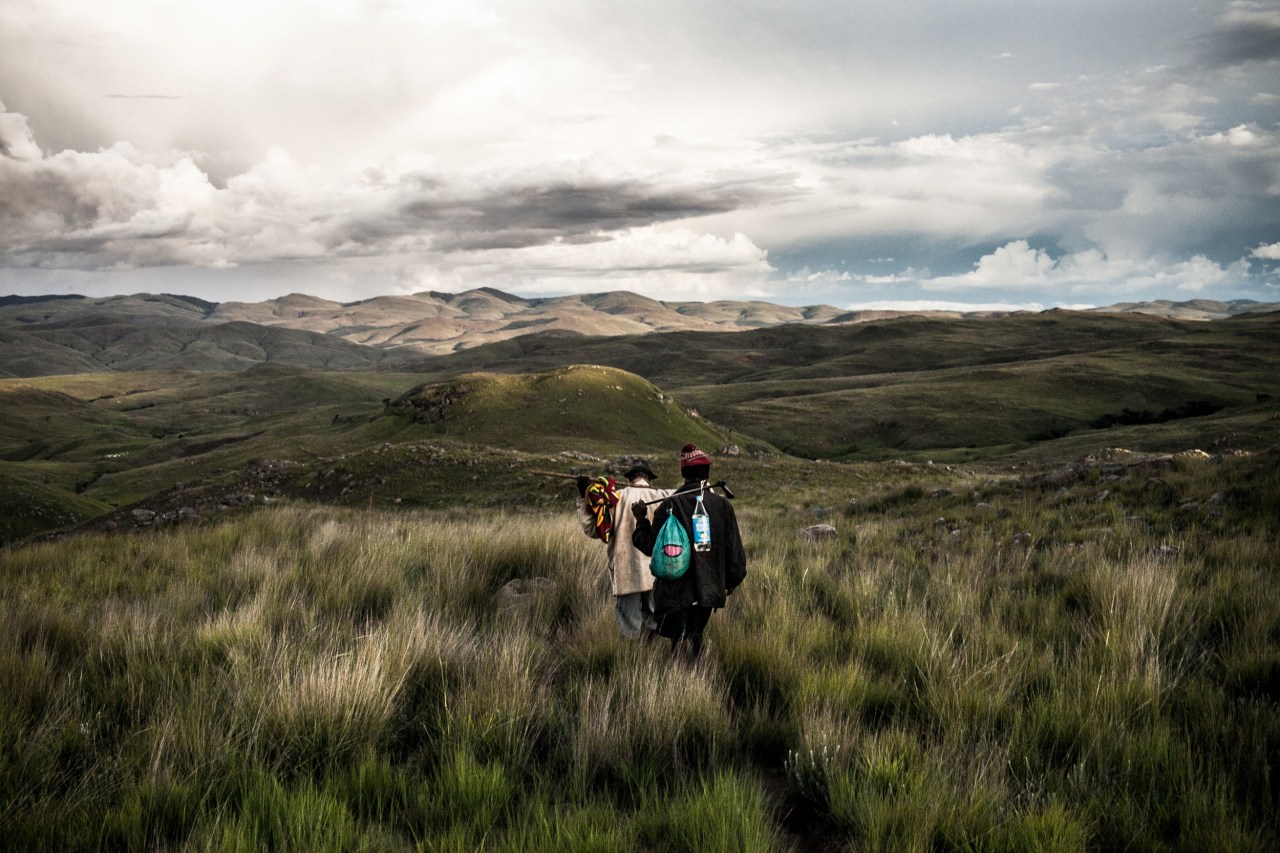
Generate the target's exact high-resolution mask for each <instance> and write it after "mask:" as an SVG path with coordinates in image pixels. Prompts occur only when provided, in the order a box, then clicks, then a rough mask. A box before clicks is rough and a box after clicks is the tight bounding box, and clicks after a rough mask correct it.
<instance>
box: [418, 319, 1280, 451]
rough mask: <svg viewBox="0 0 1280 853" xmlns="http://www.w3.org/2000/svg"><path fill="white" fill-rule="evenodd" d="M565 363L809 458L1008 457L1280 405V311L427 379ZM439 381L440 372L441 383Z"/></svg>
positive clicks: (622, 353)
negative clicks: (974, 451) (1128, 424)
mask: <svg viewBox="0 0 1280 853" xmlns="http://www.w3.org/2000/svg"><path fill="white" fill-rule="evenodd" d="M564 360H572V361H592V362H596V363H600V364H611V365H615V366H618V367H622V368H624V369H626V370H630V371H632V372H635V373H637V374H639V375H641V376H644V377H645V378H647V379H649V380H650V381H652V382H654V383H655V384H656V385H658V386H659V387H661V388H663V389H666V390H668V391H669V392H672V393H675V394H677V395H679V396H680V397H681V398H682V399H684V400H686V401H687V402H689V403H691V404H693V405H695V406H697V407H698V409H699V411H701V412H702V413H703V414H704V415H706V416H707V417H708V418H710V419H712V420H713V421H716V422H717V423H720V424H724V425H727V426H729V427H732V428H734V429H737V430H741V431H742V432H745V433H749V434H752V435H755V436H758V437H759V438H761V439H763V440H766V441H769V442H771V443H773V444H775V445H777V446H778V447H780V448H782V449H784V450H786V451H788V452H790V453H796V454H800V455H803V456H809V457H841V456H845V455H849V454H854V453H856V454H858V455H859V456H860V457H861V458H878V457H883V456H885V455H887V454H890V453H893V454H900V453H903V452H911V451H917V452H918V451H937V450H943V449H947V448H964V447H969V446H976V447H987V448H1000V449H1001V450H1007V449H1008V445H1013V444H1018V443H1026V442H1028V441H1030V440H1032V438H1033V437H1038V436H1043V435H1051V434H1062V433H1065V432H1069V431H1071V430H1076V429H1081V428H1084V427H1086V426H1087V425H1088V424H1089V423H1090V422H1092V421H1093V420H1096V419H1097V418H1099V417H1102V416H1103V415H1107V414H1116V413H1119V412H1120V411H1122V410H1123V409H1126V408H1129V409H1133V410H1137V411H1141V410H1145V409H1150V410H1152V411H1154V412H1157V413H1158V412H1160V411H1163V410H1164V409H1166V408H1176V407H1177V406H1181V405H1183V404H1185V403H1187V402H1189V401H1192V400H1208V401H1211V402H1214V403H1215V404H1218V405H1224V406H1233V407H1238V406H1248V405H1251V404H1253V403H1254V402H1255V399H1256V397H1257V395H1258V394H1270V395H1271V396H1273V397H1277V396H1280V369H1278V368H1280V315H1262V316H1255V317H1242V318H1237V319H1233V320H1228V321H1221V322H1215V323H1178V322H1172V321H1169V320H1164V319H1161V318H1156V317H1149V316H1131V315H1123V316H1122V315H1104V316H1099V315H1092V314H1078V313H1073V312H1049V313H1047V314H1039V315H1025V316H1013V317H1006V318H996V319H987V320H932V319H920V318H903V319H899V320H891V321H885V322H879V323H871V324H864V325H859V326H850V327H840V328H802V327H779V328H772V329H764V330H760V331H756V332H744V333H737V334H700V335H693V334H685V333H679V334H671V335H661V336H644V337H638V338H634V337H633V338H622V339H607V340H606V339H597V340H577V341H574V340H563V339H543V338H538V337H536V336H535V337H533V338H531V339H521V340H517V341H513V342H510V343H507V344H502V345H494V346H492V347H482V348H478V349H477V350H475V351H471V352H464V353H460V354H458V355H457V356H456V357H454V358H453V359H451V360H449V361H427V362H424V364H423V368H424V369H425V370H427V371H428V372H432V371H445V370H467V369H471V366H472V365H476V364H485V365H486V366H487V369H498V370H504V369H505V370H526V369H531V368H533V367H539V366H548V365H554V364H556V363H558V362H561V361H564ZM437 375H439V374H438V373H437Z"/></svg>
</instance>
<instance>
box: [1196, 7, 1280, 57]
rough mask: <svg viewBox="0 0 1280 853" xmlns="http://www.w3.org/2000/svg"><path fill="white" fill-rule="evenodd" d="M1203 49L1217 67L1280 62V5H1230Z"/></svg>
mask: <svg viewBox="0 0 1280 853" xmlns="http://www.w3.org/2000/svg"><path fill="white" fill-rule="evenodd" d="M1204 50H1205V55H1206V57H1207V58H1208V60H1209V62H1210V63H1211V64H1213V65H1215V66H1218V67H1227V66H1233V65H1243V64H1244V63H1246V62H1259V61H1261V62H1265V61H1269V60H1274V59H1280V4H1276V3H1259V2H1236V3H1232V4H1230V5H1229V6H1228V7H1227V11H1226V13H1225V14H1223V16H1222V17H1221V18H1219V19H1218V21H1217V23H1216V25H1215V26H1214V28H1213V31H1212V32H1211V33H1210V34H1209V36H1208V38H1207V40H1206V42H1205V48H1204Z"/></svg>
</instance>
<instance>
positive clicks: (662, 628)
mask: <svg viewBox="0 0 1280 853" xmlns="http://www.w3.org/2000/svg"><path fill="white" fill-rule="evenodd" d="M710 473H711V457H709V456H708V455H707V454H706V453H704V452H702V451H701V450H699V449H698V448H697V447H695V446H693V445H692V444H686V445H685V446H684V447H682V448H680V474H681V476H683V477H684V483H683V484H682V485H681V486H680V487H679V488H678V489H676V491H675V493H674V494H673V495H671V496H670V497H668V498H667V499H666V500H664V501H663V502H662V504H661V505H660V506H659V507H658V509H657V511H655V512H654V514H653V521H652V522H650V520H649V518H648V514H649V510H648V508H647V507H646V506H645V505H644V504H643V503H637V504H633V505H632V507H631V511H632V513H633V514H634V516H635V519H636V529H635V532H634V533H632V535H631V541H632V542H633V543H634V544H635V547H636V548H638V549H639V550H640V551H641V552H643V553H644V554H645V555H647V556H652V554H653V546H654V542H655V541H656V540H657V537H658V531H659V530H661V529H662V525H663V524H665V523H666V521H667V519H668V518H669V517H671V516H675V518H676V519H677V520H678V521H679V522H680V524H681V525H682V526H683V527H684V528H685V532H686V533H687V534H688V538H689V541H690V542H691V543H693V542H696V541H697V540H696V539H695V536H694V515H695V513H698V512H700V510H699V505H701V506H702V507H703V508H704V509H705V511H706V515H707V517H708V518H707V522H708V523H707V528H708V530H709V533H710V543H709V547H705V548H703V547H699V546H695V547H694V548H693V552H692V555H691V557H692V559H691V560H690V563H689V568H688V570H686V571H685V573H684V574H683V575H682V576H680V577H678V578H675V579H670V580H669V579H666V578H661V577H659V578H657V579H656V580H655V581H654V584H653V609H654V615H655V617H656V618H657V620H658V634H660V635H661V636H663V637H666V638H668V639H670V640H671V655H672V657H683V658H685V659H687V660H691V661H692V660H697V659H698V658H700V657H701V655H702V650H703V633H704V631H705V630H706V627H707V622H708V621H709V620H710V619H711V614H712V612H714V611H715V610H718V609H720V608H722V607H724V606H725V604H726V603H727V600H728V596H729V595H730V594H731V593H732V592H733V591H734V590H735V589H736V588H737V587H738V585H739V584H741V583H742V581H743V580H744V579H745V578H746V576H747V554H746V551H745V550H744V549H743V547H742V535H741V534H740V533H739V531H738V518H737V516H736V515H735V513H734V511H733V504H731V503H730V502H729V500H728V498H725V497H723V496H721V495H718V494H715V493H714V492H712V491H711V489H710V487H709V486H708V484H707V477H708V476H709V475H710Z"/></svg>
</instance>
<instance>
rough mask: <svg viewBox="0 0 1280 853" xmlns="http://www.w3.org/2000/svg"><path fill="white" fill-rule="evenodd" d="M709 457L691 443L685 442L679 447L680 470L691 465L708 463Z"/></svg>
mask: <svg viewBox="0 0 1280 853" xmlns="http://www.w3.org/2000/svg"><path fill="white" fill-rule="evenodd" d="M710 464H711V457H710V456H708V455H707V454H705V453H703V452H702V451H701V450H699V449H698V448H696V447H694V446H693V445H692V444H686V445H685V446H684V447H682V448H680V470H681V471H683V470H684V469H685V468H688V467H690V466H692V465H710Z"/></svg>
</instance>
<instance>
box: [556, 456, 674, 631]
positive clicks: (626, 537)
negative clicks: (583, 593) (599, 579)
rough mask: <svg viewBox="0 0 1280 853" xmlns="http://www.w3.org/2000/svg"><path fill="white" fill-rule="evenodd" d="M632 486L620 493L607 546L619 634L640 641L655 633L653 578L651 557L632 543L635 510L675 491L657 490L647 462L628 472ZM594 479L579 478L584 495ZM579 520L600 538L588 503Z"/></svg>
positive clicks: (636, 463)
mask: <svg viewBox="0 0 1280 853" xmlns="http://www.w3.org/2000/svg"><path fill="white" fill-rule="evenodd" d="M626 478H627V481H628V483H629V485H628V486H627V487H626V488H625V489H619V490H618V505H617V506H615V507H614V508H613V531H612V534H611V535H610V537H609V542H608V544H607V546H606V547H607V548H608V553H609V578H610V585H611V590H612V592H613V596H614V609H615V611H616V612H617V615H618V633H619V634H621V635H622V637H623V639H627V640H638V639H640V638H641V637H642V636H645V635H646V634H647V633H649V632H651V631H653V630H654V628H656V627H657V622H656V621H655V620H654V618H653V597H652V591H653V575H651V574H650V573H649V558H648V557H647V556H646V555H644V554H642V553H640V551H638V550H636V548H635V546H634V545H632V544H631V534H632V533H633V532H634V531H635V526H636V519H635V516H634V515H633V514H632V511H631V507H632V506H634V505H635V504H637V503H647V502H649V501H659V500H662V499H663V498H665V497H667V496H668V495H670V494H671V489H658V488H654V486H653V481H654V480H656V479H657V475H655V474H654V473H653V469H652V468H650V467H649V463H648V462H646V461H644V460H643V459H637V460H635V461H634V462H633V463H632V465H631V468H630V469H628V471H627V473H626ZM589 482H590V480H589V478H587V477H579V478H578V491H579V493H582V492H583V491H585V489H586V485H587V483H589ZM578 521H579V522H580V523H581V524H582V530H583V532H584V533H586V534H587V535H588V536H590V537H592V538H599V534H598V533H597V532H596V524H595V518H594V517H593V515H592V514H591V512H590V511H588V509H587V506H586V504H585V503H584V502H581V501H580V502H579V503H578Z"/></svg>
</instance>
